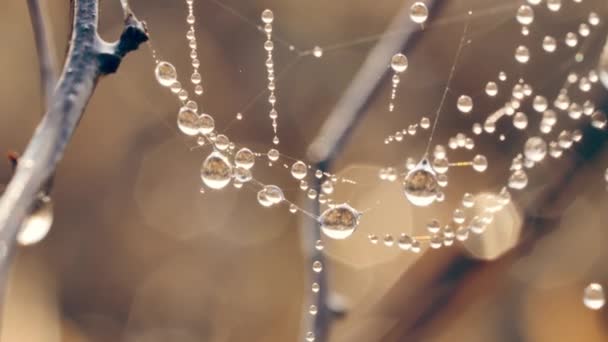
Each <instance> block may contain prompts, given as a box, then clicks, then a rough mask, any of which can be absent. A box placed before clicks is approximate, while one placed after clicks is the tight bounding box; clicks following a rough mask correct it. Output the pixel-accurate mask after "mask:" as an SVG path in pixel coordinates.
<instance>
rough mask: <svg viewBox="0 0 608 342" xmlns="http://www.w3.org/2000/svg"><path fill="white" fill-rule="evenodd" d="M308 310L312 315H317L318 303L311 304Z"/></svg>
mask: <svg viewBox="0 0 608 342" xmlns="http://www.w3.org/2000/svg"><path fill="white" fill-rule="evenodd" d="M308 312H309V313H310V314H311V315H313V316H314V315H316V314H317V312H318V309H317V306H316V305H311V306H310V307H309V308H308Z"/></svg>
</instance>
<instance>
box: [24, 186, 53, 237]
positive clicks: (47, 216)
mask: <svg viewBox="0 0 608 342" xmlns="http://www.w3.org/2000/svg"><path fill="white" fill-rule="evenodd" d="M52 224H53V202H52V201H51V198H50V197H48V196H42V195H41V196H39V198H38V199H37V200H36V202H35V203H34V208H33V209H32V212H31V213H30V215H29V216H28V217H27V218H26V219H25V220H24V221H23V223H22V225H21V229H20V230H19V233H18V234H17V242H19V244H20V245H22V246H29V245H33V244H36V243H38V242H40V241H41V240H42V239H44V237H45V236H47V234H48V232H49V231H50V229H51V225H52Z"/></svg>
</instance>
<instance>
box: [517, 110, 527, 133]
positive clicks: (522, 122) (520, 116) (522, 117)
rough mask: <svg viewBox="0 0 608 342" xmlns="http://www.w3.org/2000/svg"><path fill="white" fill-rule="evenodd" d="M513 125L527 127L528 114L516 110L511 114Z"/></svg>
mask: <svg viewBox="0 0 608 342" xmlns="http://www.w3.org/2000/svg"><path fill="white" fill-rule="evenodd" d="M513 126H514V127H515V128H517V129H526V127H528V116H527V115H526V114H525V113H522V112H517V113H515V115H513Z"/></svg>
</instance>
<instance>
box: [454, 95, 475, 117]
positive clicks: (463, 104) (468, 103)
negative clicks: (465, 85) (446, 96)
mask: <svg viewBox="0 0 608 342" xmlns="http://www.w3.org/2000/svg"><path fill="white" fill-rule="evenodd" d="M456 107H458V110H459V111H460V112H461V113H465V114H466V113H470V112H471V111H472V110H473V99H472V98H471V97H470V96H468V95H461V96H460V97H459V98H458V101H457V102H456Z"/></svg>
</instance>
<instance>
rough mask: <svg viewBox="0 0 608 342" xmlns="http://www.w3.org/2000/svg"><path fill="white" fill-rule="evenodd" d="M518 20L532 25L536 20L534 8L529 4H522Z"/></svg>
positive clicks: (518, 12) (518, 11) (523, 23)
mask: <svg viewBox="0 0 608 342" xmlns="http://www.w3.org/2000/svg"><path fill="white" fill-rule="evenodd" d="M516 18H517V21H518V22H519V23H520V24H522V25H530V24H532V22H533V21H534V10H533V9H532V7H530V6H528V5H521V6H520V7H519V9H518V10H517V16H516Z"/></svg>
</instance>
